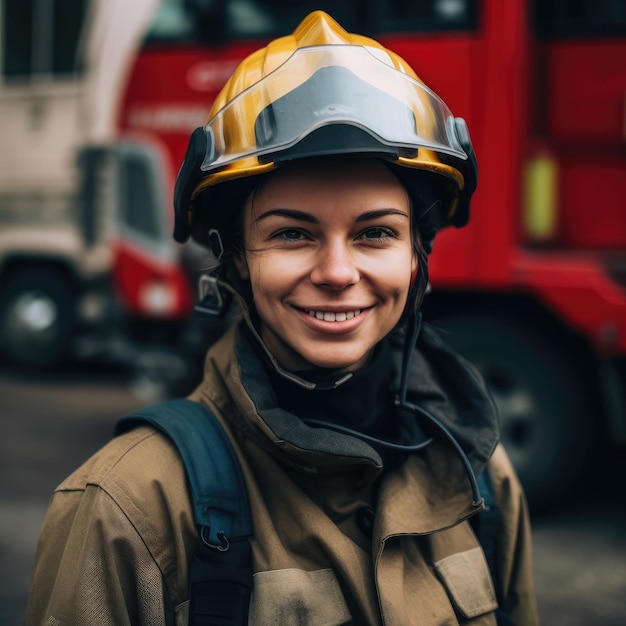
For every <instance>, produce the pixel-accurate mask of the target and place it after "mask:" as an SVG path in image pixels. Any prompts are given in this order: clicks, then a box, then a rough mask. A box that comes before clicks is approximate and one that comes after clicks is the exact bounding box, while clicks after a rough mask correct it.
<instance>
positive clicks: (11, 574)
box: [0, 366, 626, 626]
mask: <svg viewBox="0 0 626 626" xmlns="http://www.w3.org/2000/svg"><path fill="white" fill-rule="evenodd" d="M147 401H148V399H147V398H146V397H143V398H142V397H138V396H137V394H136V393H134V392H131V390H130V389H129V388H128V386H127V385H126V384H125V382H124V381H123V380H122V379H121V377H119V376H114V375H112V374H111V373H106V375H105V374H103V373H93V372H91V373H90V372H87V373H85V372H74V373H72V374H67V373H62V374H59V375H58V376H56V377H53V376H49V375H48V376H46V377H45V378H44V377H40V378H39V379H36V378H33V377H32V376H29V377H26V376H20V375H15V374H9V373H7V371H6V370H5V371H4V372H3V371H2V368H1V366H0V420H1V422H0V423H1V424H2V432H3V434H2V436H1V437H0V583H1V584H0V625H1V626H13V625H18V624H21V623H22V622H23V614H24V606H25V603H26V598H27V594H28V587H29V582H30V576H31V568H32V561H33V555H34V550H35V544H36V540H37V535H38V533H39V528H40V525H41V521H42V519H43V516H44V513H45V509H46V504H47V501H48V498H49V496H50V494H51V492H52V489H53V488H54V486H55V485H56V484H57V483H58V482H60V481H61V480H62V479H63V478H64V477H65V475H66V474H68V473H69V472H70V471H71V470H73V469H74V468H76V467H77V466H78V465H79V464H80V462H81V461H82V460H84V459H85V458H86V457H87V456H88V455H89V454H91V453H92V452H94V451H95V450H96V449H97V448H98V447H99V446H100V445H101V444H102V443H103V442H104V441H106V440H107V439H108V438H109V437H110V435H111V431H112V426H113V423H114V421H115V419H116V418H117V417H118V416H121V415H123V414H125V413H127V412H128V411H130V410H132V409H134V408H136V407H138V406H140V405H142V404H145V403H146V402H147ZM609 469H610V468H609ZM611 480H613V479H611ZM623 487H624V483H623V482H622V483H621V486H619V487H618V488H619V489H620V493H619V496H618V497H615V496H613V497H609V496H608V495H607V494H606V493H602V490H598V489H594V490H593V495H592V496H591V497H590V496H586V495H581V500H580V502H579V503H578V504H577V506H576V507H573V510H571V511H568V512H560V514H556V513H555V514H553V515H551V516H544V517H542V518H538V519H535V520H534V542H535V543H534V545H535V570H536V584H537V594H538V600H539V606H540V614H541V617H542V624H544V625H547V626H553V625H556V626H623V625H624V624H626V511H625V508H624V506H623V505H624V496H623V494H624V490H623ZM605 491H607V490H605ZM609 491H612V492H616V491H617V489H615V488H613V489H611V490H609Z"/></svg>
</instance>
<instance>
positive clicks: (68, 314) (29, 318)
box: [0, 266, 74, 368]
mask: <svg viewBox="0 0 626 626" xmlns="http://www.w3.org/2000/svg"><path fill="white" fill-rule="evenodd" d="M73 300H74V297H73V290H72V286H71V283H70V281H69V280H68V279H67V278H66V277H65V275H64V274H63V272H62V271H59V270H55V269H53V268H49V267H44V266H37V267H35V266H29V267H27V268H24V269H22V270H17V271H14V272H12V273H11V274H10V275H9V276H8V277H7V279H6V282H5V284H4V285H3V286H2V290H1V292H0V346H2V351H3V353H4V356H5V357H7V358H8V359H9V361H11V362H12V363H14V364H17V365H21V366H25V367H37V368H41V367H50V366H52V365H56V364H59V363H60V362H62V361H63V360H64V358H65V357H66V356H67V347H68V343H69V340H70V337H71V332H72V328H73V309H74V307H73Z"/></svg>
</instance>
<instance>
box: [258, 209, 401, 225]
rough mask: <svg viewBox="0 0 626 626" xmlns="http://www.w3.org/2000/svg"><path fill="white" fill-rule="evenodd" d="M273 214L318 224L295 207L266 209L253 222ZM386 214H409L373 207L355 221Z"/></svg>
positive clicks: (307, 214) (316, 220)
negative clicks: (373, 208)
mask: <svg viewBox="0 0 626 626" xmlns="http://www.w3.org/2000/svg"><path fill="white" fill-rule="evenodd" d="M273 215H278V216H279V217H288V218H291V219H294V220H298V221H300V222H307V223H309V224H319V220H318V219H317V218H316V217H315V216H313V215H311V214H310V213H305V212H304V211H297V210H296V209H272V210H271V211H267V212H266V213H263V215H259V217H257V218H256V219H255V220H254V222H253V223H256V222H260V221H261V220H263V219H265V218H266V217H271V216H273ZM386 215H401V216H402V217H406V218H408V217H409V215H408V213H406V212H405V211H400V210H399V209H375V210H373V211H366V212H365V213H361V215H359V216H358V217H357V218H356V220H355V221H356V222H367V221H369V220H375V219H378V218H380V217H384V216H386Z"/></svg>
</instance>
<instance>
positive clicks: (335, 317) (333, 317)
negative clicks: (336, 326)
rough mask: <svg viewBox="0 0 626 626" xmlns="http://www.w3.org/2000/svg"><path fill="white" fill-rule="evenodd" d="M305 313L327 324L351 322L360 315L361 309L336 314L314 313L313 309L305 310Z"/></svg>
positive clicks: (328, 312)
mask: <svg viewBox="0 0 626 626" xmlns="http://www.w3.org/2000/svg"><path fill="white" fill-rule="evenodd" d="M304 312H305V313H306V314H307V315H310V316H311V317H315V318H317V319H318V320H324V321H325V322H345V321H346V320H351V319H352V318H353V317H356V316H357V315H360V313H361V309H355V310H354V311H340V312H337V313H334V312H332V311H313V310H311V309H304Z"/></svg>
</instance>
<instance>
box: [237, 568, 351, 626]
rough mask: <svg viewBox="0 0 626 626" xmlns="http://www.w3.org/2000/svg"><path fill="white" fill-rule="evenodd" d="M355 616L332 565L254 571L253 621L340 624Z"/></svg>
mask: <svg viewBox="0 0 626 626" xmlns="http://www.w3.org/2000/svg"><path fill="white" fill-rule="evenodd" d="M351 620H352V618H351V616H350V612H349V611H348V607H347V605H346V602H345V599H344V597H343V594H342V593H341V589H340V587H339V583H338V582H337V579H336V577H335V574H334V573H333V571H332V570H330V569H323V570H316V571H313V572H306V571H304V570H300V569H283V570H274V571H269V572H258V573H257V574H255V575H254V588H253V592H252V598H251V601H250V617H249V620H248V623H249V624H255V625H257V624H261V625H264V624H298V625H301V626H335V625H337V626H338V625H340V624H349V623H351Z"/></svg>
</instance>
